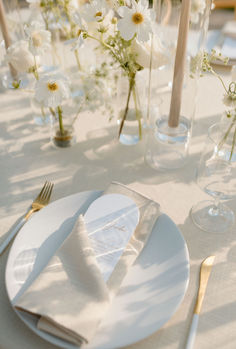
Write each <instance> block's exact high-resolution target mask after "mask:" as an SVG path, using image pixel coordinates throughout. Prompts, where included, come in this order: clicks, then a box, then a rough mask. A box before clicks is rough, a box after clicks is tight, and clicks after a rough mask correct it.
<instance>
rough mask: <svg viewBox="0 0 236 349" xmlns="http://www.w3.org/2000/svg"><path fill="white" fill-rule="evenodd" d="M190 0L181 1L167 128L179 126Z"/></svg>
mask: <svg viewBox="0 0 236 349" xmlns="http://www.w3.org/2000/svg"><path fill="white" fill-rule="evenodd" d="M190 8H191V1H190V0H182V5H181V15H180V22H179V33H178V41H177V49H176V56H175V67H174V77H173V86H172V95H171V103H170V113H169V119H168V125H169V127H177V126H178V125H179V117H180V110H181V98H182V88H183V82H184V70H185V69H184V68H185V61H186V51H187V41H188V32H189V21H190Z"/></svg>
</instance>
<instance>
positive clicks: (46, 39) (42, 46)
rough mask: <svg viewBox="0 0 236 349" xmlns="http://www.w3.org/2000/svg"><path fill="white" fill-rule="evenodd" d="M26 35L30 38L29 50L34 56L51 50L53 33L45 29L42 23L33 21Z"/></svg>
mask: <svg viewBox="0 0 236 349" xmlns="http://www.w3.org/2000/svg"><path fill="white" fill-rule="evenodd" d="M26 33H27V35H28V36H29V49H30V51H31V52H32V53H33V55H34V56H38V55H41V54H43V53H44V52H45V51H47V50H49V49H50V48H51V33H50V31H48V30H45V29H44V26H43V24H42V23H40V22H37V21H33V22H32V23H31V25H30V26H29V27H28V28H27V29H26Z"/></svg>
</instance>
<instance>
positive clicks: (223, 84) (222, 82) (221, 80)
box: [211, 68, 228, 94]
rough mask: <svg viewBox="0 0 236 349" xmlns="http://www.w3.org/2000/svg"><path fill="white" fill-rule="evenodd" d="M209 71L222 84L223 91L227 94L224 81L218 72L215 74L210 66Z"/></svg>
mask: <svg viewBox="0 0 236 349" xmlns="http://www.w3.org/2000/svg"><path fill="white" fill-rule="evenodd" d="M211 72H212V74H213V75H215V76H216V77H217V78H218V79H219V80H220V82H221V84H222V86H223V87H224V89H225V92H226V93H227V94H228V90H227V88H226V86H225V83H224V81H223V79H222V78H221V76H220V75H219V74H217V73H216V72H215V71H214V70H213V69H212V68H211Z"/></svg>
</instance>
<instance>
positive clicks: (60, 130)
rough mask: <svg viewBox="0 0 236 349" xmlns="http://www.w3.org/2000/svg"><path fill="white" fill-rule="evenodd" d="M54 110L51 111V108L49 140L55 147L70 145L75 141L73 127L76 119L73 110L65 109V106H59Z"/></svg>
mask: <svg viewBox="0 0 236 349" xmlns="http://www.w3.org/2000/svg"><path fill="white" fill-rule="evenodd" d="M55 110H56V112H52V110H51V116H50V119H51V142H52V144H53V146H55V147H57V148H68V147H71V146H73V145H74V144H75V143H76V141H77V138H76V132H75V127H74V122H75V120H76V117H75V116H74V112H73V111H71V109H70V108H69V109H68V110H67V106H60V107H57V108H56V109H55ZM70 112H71V114H70ZM68 113H69V114H68Z"/></svg>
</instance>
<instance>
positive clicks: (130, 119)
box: [117, 109, 143, 145]
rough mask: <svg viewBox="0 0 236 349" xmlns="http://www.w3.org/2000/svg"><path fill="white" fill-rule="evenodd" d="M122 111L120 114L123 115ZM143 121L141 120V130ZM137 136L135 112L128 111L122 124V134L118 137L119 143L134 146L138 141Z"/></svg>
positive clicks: (137, 126)
mask: <svg viewBox="0 0 236 349" xmlns="http://www.w3.org/2000/svg"><path fill="white" fill-rule="evenodd" d="M123 113H124V111H122V112H121V113H120V114H121V115H123ZM121 120H122V119H121V118H119V119H118V120H117V124H118V125H119V126H120V124H121ZM142 123H143V120H142V119H141V128H142ZM140 140H141V139H140V136H139V124H138V120H137V119H136V111H135V109H129V111H128V114H127V119H126V120H125V122H124V125H123V129H122V132H121V134H120V137H119V141H120V143H121V144H124V145H135V144H137V143H138V142H139V141H140Z"/></svg>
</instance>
